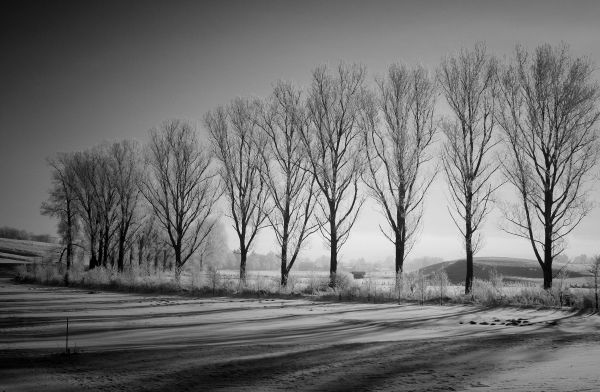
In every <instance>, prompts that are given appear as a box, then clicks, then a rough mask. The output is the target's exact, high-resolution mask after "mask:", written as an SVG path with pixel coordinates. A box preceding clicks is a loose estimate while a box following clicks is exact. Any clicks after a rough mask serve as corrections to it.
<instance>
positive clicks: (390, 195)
mask: <svg viewBox="0 0 600 392" xmlns="http://www.w3.org/2000/svg"><path fill="white" fill-rule="evenodd" d="M377 87H378V88H377V91H376V97H374V98H366V99H365V101H364V102H365V110H364V112H363V114H364V117H363V127H364V129H365V133H364V137H365V146H366V153H367V169H366V171H365V176H364V179H365V183H366V185H367V187H368V188H369V189H370V191H371V194H372V196H373V197H374V199H375V200H376V202H377V203H378V204H379V205H380V207H381V208H382V210H383V215H384V217H385V219H386V221H387V223H388V225H389V228H388V229H387V230H386V229H383V228H382V227H381V226H380V227H379V228H380V230H381V231H382V233H383V234H384V236H385V237H386V238H387V239H388V240H389V241H391V242H392V243H393V244H394V246H395V248H396V249H395V250H396V277H397V278H399V277H401V274H402V269H403V265H404V260H405V258H406V256H407V255H408V253H409V252H410V250H411V249H412V246H413V244H414V238H413V237H414V234H415V231H416V230H417V228H418V227H419V225H420V222H421V218H422V216H423V200H424V198H425V194H426V192H427V190H428V189H429V186H430V185H431V183H432V181H433V179H434V177H435V173H433V174H426V173H424V172H423V169H424V168H423V166H424V165H425V164H426V163H427V161H429V160H431V155H430V153H429V150H430V146H431V144H432V142H433V137H434V135H435V132H436V126H435V123H434V118H433V115H434V107H435V96H436V92H435V85H434V81H433V80H431V78H430V77H429V76H428V74H427V71H426V70H425V69H424V68H422V67H417V68H414V69H412V70H409V69H407V68H406V67H403V66H398V65H392V66H391V67H390V68H389V70H388V74H387V76H386V77H385V78H383V79H380V80H378V81H377ZM389 229H391V233H390V232H389Z"/></svg>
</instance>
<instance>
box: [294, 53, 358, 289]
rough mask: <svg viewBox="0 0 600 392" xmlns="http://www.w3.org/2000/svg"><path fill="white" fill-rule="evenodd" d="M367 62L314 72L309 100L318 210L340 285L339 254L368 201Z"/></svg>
mask: <svg viewBox="0 0 600 392" xmlns="http://www.w3.org/2000/svg"><path fill="white" fill-rule="evenodd" d="M365 74H366V71H365V69H364V68H363V67H360V66H357V65H352V66H346V65H344V64H339V65H338V67H337V68H336V69H335V71H334V72H333V73H331V72H329V71H328V70H327V68H326V67H324V66H323V67H319V68H317V69H315V70H314V71H313V75H312V85H311V87H310V90H309V94H308V100H307V112H308V113H307V115H308V127H307V128H306V129H305V130H304V131H303V140H304V143H305V144H306V151H307V153H308V157H309V160H310V165H311V171H312V173H313V176H314V178H315V181H316V183H317V186H318V188H319V189H320V193H321V195H322V197H319V199H318V203H317V205H318V206H319V208H318V211H317V212H318V213H317V214H316V216H317V220H318V224H319V228H320V231H321V234H323V236H324V237H325V241H326V242H327V245H328V246H329V248H330V255H331V258H330V267H329V273H330V285H331V286H335V275H336V272H337V264H338V253H339V251H340V249H341V247H342V246H343V245H344V243H345V242H346V240H347V239H348V235H349V234H350V229H351V228H352V226H353V225H354V222H356V218H357V216H358V212H359V211H360V208H361V206H362V204H363V203H364V197H362V196H361V195H360V192H359V181H360V178H361V173H362V172H363V166H364V148H363V138H362V131H361V127H360V124H359V123H360V118H361V111H362V109H363V105H362V101H363V96H364V80H365Z"/></svg>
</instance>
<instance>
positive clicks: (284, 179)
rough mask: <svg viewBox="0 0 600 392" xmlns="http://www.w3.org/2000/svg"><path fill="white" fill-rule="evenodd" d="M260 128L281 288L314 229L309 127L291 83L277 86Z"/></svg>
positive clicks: (297, 92) (264, 176)
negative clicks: (307, 140) (305, 140)
mask: <svg viewBox="0 0 600 392" xmlns="http://www.w3.org/2000/svg"><path fill="white" fill-rule="evenodd" d="M259 124H260V126H261V128H262V129H263V131H264V133H265V134H266V136H267V145H266V146H265V148H264V149H263V150H262V151H263V159H264V161H265V164H264V166H263V169H264V171H263V173H262V174H263V181H264V183H265V185H266V187H267V190H268V194H269V200H270V204H271V205H272V206H271V207H270V208H269V209H270V210H271V211H272V213H271V214H269V215H267V219H268V220H269V223H270V224H271V226H272V227H273V230H274V231H275V236H276V238H277V242H278V243H279V246H280V247H281V285H282V286H286V285H287V279H288V275H289V273H290V270H291V269H292V266H293V265H294V262H295V261H296V259H297V257H298V253H299V252H300V249H301V247H302V245H303V243H304V241H305V240H306V238H307V237H308V236H309V235H311V234H312V233H314V232H315V231H317V230H318V224H317V223H316V221H315V220H314V217H313V210H314V208H315V202H316V196H315V180H314V176H312V174H311V172H310V170H309V161H308V154H307V152H306V147H305V144H304V143H303V141H302V132H303V131H304V130H305V128H306V124H307V123H306V115H305V112H304V105H303V104H302V102H301V93H300V92H299V91H297V90H295V89H294V88H293V87H292V86H291V84H289V83H282V82H280V83H278V84H277V85H276V86H275V89H274V91H273V94H272V95H271V97H270V99H269V100H268V102H267V103H266V105H264V107H263V108H262V110H261V119H260V121H259Z"/></svg>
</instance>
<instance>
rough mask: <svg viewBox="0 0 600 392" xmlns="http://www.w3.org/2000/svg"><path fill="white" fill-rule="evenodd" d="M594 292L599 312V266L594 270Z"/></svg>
mask: <svg viewBox="0 0 600 392" xmlns="http://www.w3.org/2000/svg"><path fill="white" fill-rule="evenodd" d="M594 294H595V296H596V312H598V311H599V309H598V267H596V271H595V272H594Z"/></svg>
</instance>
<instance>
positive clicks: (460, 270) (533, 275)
mask: <svg viewBox="0 0 600 392" xmlns="http://www.w3.org/2000/svg"><path fill="white" fill-rule="evenodd" d="M466 264H467V262H466V260H465V259H459V260H451V261H444V262H442V263H437V264H434V265H430V266H427V267H424V268H422V269H421V270H422V271H423V272H424V273H425V274H426V275H429V274H432V273H434V272H436V271H439V270H440V269H443V270H444V271H446V274H448V279H449V280H450V281H451V282H452V283H453V284H458V283H461V282H464V281H465V274H466V271H467V265H466ZM563 266H564V264H557V265H556V266H555V270H556V271H557V272H558V270H559V269H561V268H562V267H563ZM570 267H571V266H570V265H567V266H566V267H565V268H566V269H567V270H568V273H569V277H570V278H580V277H586V276H588V274H585V273H582V272H581V271H577V270H575V269H574V268H570ZM493 269H495V270H496V271H497V272H498V273H500V274H501V275H502V276H503V277H504V279H505V280H509V281H520V280H529V279H541V278H542V270H541V268H540V265H539V264H538V262H537V261H535V260H530V259H517V258H511V257H476V258H475V259H474V261H473V275H474V277H475V278H479V279H486V280H488V279H490V274H491V272H492V270H493Z"/></svg>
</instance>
